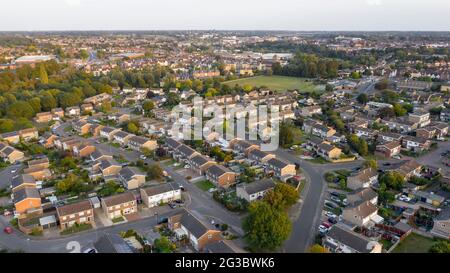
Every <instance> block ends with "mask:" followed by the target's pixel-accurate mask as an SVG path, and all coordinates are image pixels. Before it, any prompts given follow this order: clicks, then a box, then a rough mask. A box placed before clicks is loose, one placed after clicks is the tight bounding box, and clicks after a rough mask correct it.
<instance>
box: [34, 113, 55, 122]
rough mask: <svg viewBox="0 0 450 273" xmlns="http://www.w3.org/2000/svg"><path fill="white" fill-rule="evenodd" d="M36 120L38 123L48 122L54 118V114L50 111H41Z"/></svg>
mask: <svg viewBox="0 0 450 273" xmlns="http://www.w3.org/2000/svg"><path fill="white" fill-rule="evenodd" d="M34 120H35V121H36V122H37V123H47V122H50V121H52V120H53V115H52V113H50V112H41V113H37V114H36V117H35V118H34Z"/></svg>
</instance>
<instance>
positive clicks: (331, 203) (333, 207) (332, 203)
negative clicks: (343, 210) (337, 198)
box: [325, 201, 339, 209]
mask: <svg viewBox="0 0 450 273" xmlns="http://www.w3.org/2000/svg"><path fill="white" fill-rule="evenodd" d="M325 206H326V207H328V208H331V209H335V208H338V207H339V205H338V204H336V203H334V202H331V201H325Z"/></svg>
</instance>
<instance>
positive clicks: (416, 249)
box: [392, 233, 435, 253]
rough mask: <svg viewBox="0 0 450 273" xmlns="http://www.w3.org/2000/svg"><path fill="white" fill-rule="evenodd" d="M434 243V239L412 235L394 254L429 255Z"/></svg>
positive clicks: (395, 249)
mask: <svg viewBox="0 0 450 273" xmlns="http://www.w3.org/2000/svg"><path fill="white" fill-rule="evenodd" d="M434 243H435V241H434V240H433V239H430V238H427V237H424V236H420V235H417V234H415V233H411V234H410V235H408V237H406V238H405V239H404V240H403V241H402V242H401V243H399V244H398V245H397V247H396V248H394V250H393V251H392V253H427V252H428V250H430V248H431V246H432V245H433V244H434Z"/></svg>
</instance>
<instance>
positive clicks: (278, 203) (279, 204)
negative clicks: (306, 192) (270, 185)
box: [264, 183, 299, 210]
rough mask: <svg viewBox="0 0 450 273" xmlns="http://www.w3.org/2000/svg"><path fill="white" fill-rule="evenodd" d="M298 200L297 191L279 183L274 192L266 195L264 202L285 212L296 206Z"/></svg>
mask: <svg viewBox="0 0 450 273" xmlns="http://www.w3.org/2000/svg"><path fill="white" fill-rule="evenodd" d="M298 198H299V195H298V191H297V189H295V188H294V187H293V186H291V185H289V184H286V183H278V184H277V185H276V186H275V188H274V189H273V190H272V191H268V192H267V193H266V195H265V196H264V201H266V202H267V203H269V204H270V205H272V206H273V207H275V208H279V209H282V210H283V209H287V208H289V207H291V206H292V205H294V204H295V203H296V202H297V200H298Z"/></svg>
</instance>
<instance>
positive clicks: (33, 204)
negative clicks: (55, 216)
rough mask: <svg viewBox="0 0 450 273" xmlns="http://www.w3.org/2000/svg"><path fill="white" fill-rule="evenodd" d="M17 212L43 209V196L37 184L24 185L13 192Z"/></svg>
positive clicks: (23, 212)
mask: <svg viewBox="0 0 450 273" xmlns="http://www.w3.org/2000/svg"><path fill="white" fill-rule="evenodd" d="M13 203H14V208H15V213H17V214H19V215H21V214H26V213H28V212H30V211H34V210H39V209H42V204H41V196H40V195H39V191H38V190H37V189H36V187H35V186H32V187H23V188H20V189H18V190H16V191H14V192H13Z"/></svg>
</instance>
